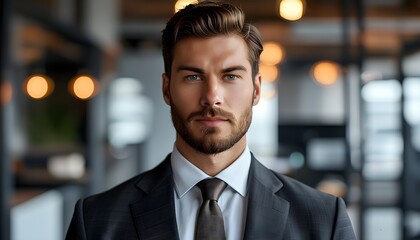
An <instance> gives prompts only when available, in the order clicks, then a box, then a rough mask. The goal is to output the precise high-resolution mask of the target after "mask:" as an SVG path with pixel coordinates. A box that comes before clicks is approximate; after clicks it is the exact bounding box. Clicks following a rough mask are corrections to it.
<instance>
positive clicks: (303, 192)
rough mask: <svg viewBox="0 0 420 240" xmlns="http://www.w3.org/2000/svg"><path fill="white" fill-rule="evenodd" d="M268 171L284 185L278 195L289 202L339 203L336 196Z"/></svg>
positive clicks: (312, 203)
mask: <svg viewBox="0 0 420 240" xmlns="http://www.w3.org/2000/svg"><path fill="white" fill-rule="evenodd" d="M268 170H269V171H270V172H271V173H272V174H273V175H274V176H275V178H277V179H278V180H279V181H280V182H281V183H282V187H281V189H280V190H279V191H278V193H277V194H278V195H279V196H281V197H282V198H284V199H286V200H288V201H289V202H294V203H300V202H305V203H306V204H310V205H316V204H325V203H326V202H327V203H335V202H336V201H337V197H336V196H334V195H331V194H328V193H325V192H321V191H319V190H317V189H315V188H313V187H310V186H308V185H306V184H305V183H302V182H300V181H298V180H297V179H295V178H292V177H290V176H287V175H285V174H282V173H279V172H276V171H273V170H271V169H268Z"/></svg>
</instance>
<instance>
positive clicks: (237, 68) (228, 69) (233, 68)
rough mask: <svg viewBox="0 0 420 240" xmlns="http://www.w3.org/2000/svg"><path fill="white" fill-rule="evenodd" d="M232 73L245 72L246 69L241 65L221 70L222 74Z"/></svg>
mask: <svg viewBox="0 0 420 240" xmlns="http://www.w3.org/2000/svg"><path fill="white" fill-rule="evenodd" d="M233 71H244V72H246V71H247V70H246V67H244V66H242V65H238V66H232V67H228V68H225V69H223V70H222V72H223V73H229V72H233Z"/></svg>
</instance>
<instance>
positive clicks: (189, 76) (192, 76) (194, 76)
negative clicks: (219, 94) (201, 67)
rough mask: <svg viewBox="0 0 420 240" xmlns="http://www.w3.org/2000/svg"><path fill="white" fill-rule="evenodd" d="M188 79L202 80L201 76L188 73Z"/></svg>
mask: <svg viewBox="0 0 420 240" xmlns="http://www.w3.org/2000/svg"><path fill="white" fill-rule="evenodd" d="M186 79H187V80H190V81H197V80H200V79H201V77H200V76H198V75H188V76H186Z"/></svg>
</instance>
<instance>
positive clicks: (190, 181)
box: [171, 146, 251, 198]
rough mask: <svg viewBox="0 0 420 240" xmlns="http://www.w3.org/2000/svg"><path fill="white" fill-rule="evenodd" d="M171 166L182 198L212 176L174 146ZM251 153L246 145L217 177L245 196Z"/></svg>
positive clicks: (178, 194) (178, 192)
mask: <svg viewBox="0 0 420 240" xmlns="http://www.w3.org/2000/svg"><path fill="white" fill-rule="evenodd" d="M171 166H172V171H173V177H174V182H175V190H176V193H177V196H178V198H182V197H183V196H184V195H185V194H186V193H187V192H188V191H189V190H190V189H191V188H193V187H194V186H195V185H196V184H197V183H198V182H200V181H201V180H203V179H206V178H211V176H209V175H207V174H206V173H205V172H203V171H201V170H200V169H199V168H197V167H196V166H194V165H193V164H192V163H190V162H189V161H188V160H187V159H186V158H185V157H184V156H182V154H181V153H180V152H179V151H178V149H177V148H176V147H175V146H174V148H173V151H172V154H171ZM250 166H251V153H250V151H249V148H248V147H246V148H245V150H244V151H243V152H242V154H241V155H240V156H239V157H238V159H236V160H235V161H234V162H233V163H232V164H231V165H230V166H228V167H227V168H225V169H224V170H223V171H221V172H220V173H219V174H217V175H216V176H215V177H216V178H219V179H221V180H223V181H224V182H226V183H227V184H228V185H229V186H230V187H231V188H233V189H234V190H235V191H236V192H238V193H239V194H240V195H242V196H243V197H245V196H246V194H247V182H248V175H249V168H250Z"/></svg>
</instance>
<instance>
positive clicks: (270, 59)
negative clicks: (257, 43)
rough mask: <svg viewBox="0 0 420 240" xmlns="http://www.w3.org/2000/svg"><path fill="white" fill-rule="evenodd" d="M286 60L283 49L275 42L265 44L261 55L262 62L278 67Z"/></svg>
mask: <svg viewBox="0 0 420 240" xmlns="http://www.w3.org/2000/svg"><path fill="white" fill-rule="evenodd" d="M283 59H284V50H283V48H282V47H281V46H280V45H279V44H278V43H275V42H266V43H264V51H263V52H262V53H261V56H260V61H261V63H263V64H265V65H276V64H279V63H280V62H281V61H282V60H283Z"/></svg>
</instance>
